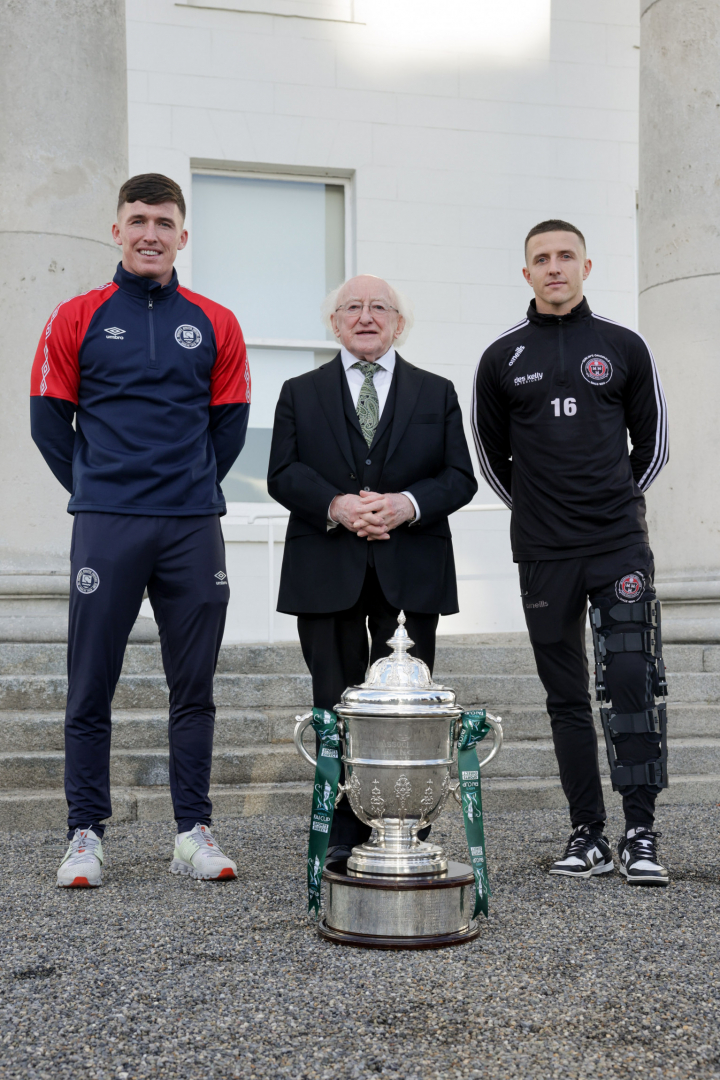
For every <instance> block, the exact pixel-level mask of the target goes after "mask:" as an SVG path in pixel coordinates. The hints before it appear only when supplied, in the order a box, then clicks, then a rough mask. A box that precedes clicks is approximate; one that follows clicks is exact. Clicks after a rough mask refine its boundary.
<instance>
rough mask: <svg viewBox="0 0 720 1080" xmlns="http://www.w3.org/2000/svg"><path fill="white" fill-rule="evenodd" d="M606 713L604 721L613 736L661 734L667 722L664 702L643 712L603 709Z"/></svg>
mask: <svg viewBox="0 0 720 1080" xmlns="http://www.w3.org/2000/svg"><path fill="white" fill-rule="evenodd" d="M601 712H603V713H605V714H606V715H605V717H604V718H603V721H604V722H606V723H607V725H608V727H609V728H610V734H611V736H612V738H615V737H616V736H617V735H661V734H662V732H663V728H664V725H665V722H666V715H665V714H666V705H665V702H662V703H661V704H660V705H656V706H654V707H653V708H652V709H644V710H643V712H634V713H616V712H613V710H612V709H601Z"/></svg>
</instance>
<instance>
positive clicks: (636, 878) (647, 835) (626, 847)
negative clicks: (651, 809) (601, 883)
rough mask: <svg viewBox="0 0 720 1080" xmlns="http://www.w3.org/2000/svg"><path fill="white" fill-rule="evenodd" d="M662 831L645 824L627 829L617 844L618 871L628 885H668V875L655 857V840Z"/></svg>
mask: <svg viewBox="0 0 720 1080" xmlns="http://www.w3.org/2000/svg"><path fill="white" fill-rule="evenodd" d="M661 836H662V833H659V832H653V831H652V829H648V828H646V827H645V826H640V827H639V828H637V829H628V831H627V835H626V836H623V837H622V839H621V840H620V843H619V844H618V854H619V856H620V873H621V874H624V875H625V877H626V878H627V883H628V885H669V884H670V875H669V874H668V872H667V870H666V869H665V867H664V866H663V865H662V863H661V862H659V860H658V857H657V841H658V839H659V837H661Z"/></svg>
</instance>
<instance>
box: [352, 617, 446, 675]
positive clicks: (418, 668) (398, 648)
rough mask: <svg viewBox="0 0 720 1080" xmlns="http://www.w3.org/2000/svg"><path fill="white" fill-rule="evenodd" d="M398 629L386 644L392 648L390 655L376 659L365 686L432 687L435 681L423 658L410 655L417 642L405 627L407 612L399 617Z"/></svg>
mask: <svg viewBox="0 0 720 1080" xmlns="http://www.w3.org/2000/svg"><path fill="white" fill-rule="evenodd" d="M397 622H398V625H397V630H396V631H395V633H394V634H393V636H392V637H391V638H389V639H388V640H387V641H386V642H385V644H386V645H389V646H390V649H391V650H392V651H391V653H390V655H389V656H383V657H381V658H380V660H376V661H375V663H374V664H373V666H372V667H371V668H370V671H369V673H368V677H367V681H366V682H364V683H363V684H362V685H363V686H365V687H400V686H402V687H408V688H417V689H419V688H421V687H430V686H433V685H434V683H433V681H432V677H431V675H430V670H429V668H428V667H427V665H426V664H424V663H423V661H422V660H418V659H417V658H416V657H414V656H410V655H409V650H410V649H411V648H412V647H413V645H414V644H415V642H414V641H413V639H412V638H411V637H410V635H409V634H408V632H407V630H406V629H405V612H404V611H401V612H400V614H399V615H398V618H397Z"/></svg>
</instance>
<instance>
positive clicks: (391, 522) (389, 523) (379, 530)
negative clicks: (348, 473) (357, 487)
mask: <svg viewBox="0 0 720 1080" xmlns="http://www.w3.org/2000/svg"><path fill="white" fill-rule="evenodd" d="M330 517H331V518H332V520H333V521H337V522H338V524H340V525H344V526H345V528H346V529H349V530H350V532H354V533H357V535H358V536H362V537H367V539H368V540H389V539H390V533H391V531H392V530H393V529H396V528H397V527H398V525H402V523H403V521H412V519H413V518H414V517H415V507H414V506H413V504H412V503H411V502H410V500H409V499H408V497H407V495H401V494H400V493H399V492H398V493H392V494H390V495H379V494H378V493H377V491H361V492H360V494H359V495H336V496H335V498H334V499H333V501H332V502H331V503H330Z"/></svg>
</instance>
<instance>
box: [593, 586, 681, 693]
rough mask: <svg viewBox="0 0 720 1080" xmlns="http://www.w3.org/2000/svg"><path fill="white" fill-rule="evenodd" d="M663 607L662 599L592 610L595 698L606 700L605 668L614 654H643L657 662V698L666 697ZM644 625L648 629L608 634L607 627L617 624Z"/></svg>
mask: <svg viewBox="0 0 720 1080" xmlns="http://www.w3.org/2000/svg"><path fill="white" fill-rule="evenodd" d="M661 611H662V608H661V605H660V601H659V600H638V601H635V603H633V604H613V606H612V607H611V608H599V607H595V606H591V607H590V629H591V630H592V636H593V645H594V647H595V697H596V698H597V700H598V701H607V700H609V699H608V696H607V690H606V687H605V674H604V671H603V666H604V665H605V664H607V661H608V656H609V654H611V653H621V652H641V653H645V654H646V655H647V656H649V657H650V658H651V660H653V661H654V662H655V671H656V680H657V681H656V686H657V689H656V691H655V693H656V695H658V696H660V695H662V696H663V697H664V696H665V695H666V694H667V679H666V676H665V662H664V660H663V655H662V635H661V631H660V621H661ZM629 622H630V623H633V622H635V623H644V624H645V627H646V629H643V630H637V631H631V632H625V633H623V632H618V633H615V634H612V633H611V634H608V633H604V632H603V628H604V627H608V626H612V625H613V624H617V623H626V624H627V623H629Z"/></svg>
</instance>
